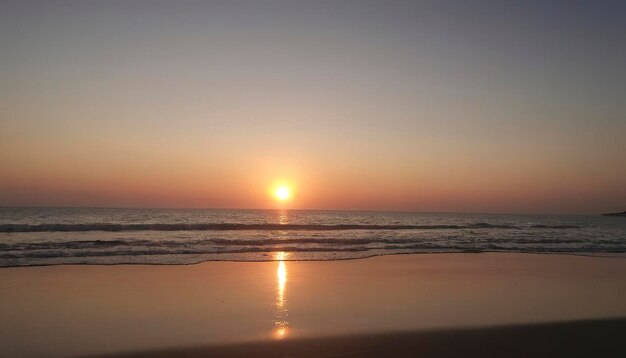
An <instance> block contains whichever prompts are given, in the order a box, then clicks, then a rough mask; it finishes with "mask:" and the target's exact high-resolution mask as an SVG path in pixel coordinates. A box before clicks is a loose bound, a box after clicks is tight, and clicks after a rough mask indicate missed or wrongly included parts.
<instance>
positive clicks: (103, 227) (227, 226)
mask: <svg viewBox="0 0 626 358" xmlns="http://www.w3.org/2000/svg"><path fill="white" fill-rule="evenodd" d="M522 228H524V229H527V228H536V229H578V228H581V227H579V226H572V225H528V226H516V225H506V224H488V223H473V224H467V225H367V224H340V225H322V224H240V223H196V224H184V223H175V224H110V223H97V224H37V225H30V224H0V232H3V233H11V232H84V231H109V232H117V231H230V230H260V231H281V230H288V231H331V230H443V229H522Z"/></svg>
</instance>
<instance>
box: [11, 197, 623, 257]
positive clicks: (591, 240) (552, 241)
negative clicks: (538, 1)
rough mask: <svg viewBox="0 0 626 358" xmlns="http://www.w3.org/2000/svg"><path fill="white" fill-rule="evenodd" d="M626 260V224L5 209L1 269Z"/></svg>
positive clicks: (541, 218) (613, 220) (360, 214)
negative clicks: (539, 256) (505, 255)
mask: <svg viewBox="0 0 626 358" xmlns="http://www.w3.org/2000/svg"><path fill="white" fill-rule="evenodd" d="M492 251H493V252H518V253H561V254H578V255H603V256H626V255H624V254H625V253H626V219H624V218H619V217H603V216H600V215H588V216H572V215H502V214H454V213H408V212H370V211H309V210H233V209H113V208H0V266H29V265H54V264H190V263H197V262H202V261H209V260H236V261H269V260H275V259H276V258H277V255H279V257H280V259H281V260H340V259H356V258H364V257H370V256H377V255H388V254H401V253H424V254H426V253H442V252H472V253H478V252H492Z"/></svg>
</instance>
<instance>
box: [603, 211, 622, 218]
mask: <svg viewBox="0 0 626 358" xmlns="http://www.w3.org/2000/svg"><path fill="white" fill-rule="evenodd" d="M602 216H618V217H626V211H623V212H621V213H605V214H602Z"/></svg>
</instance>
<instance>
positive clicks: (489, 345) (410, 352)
mask: <svg viewBox="0 0 626 358" xmlns="http://www.w3.org/2000/svg"><path fill="white" fill-rule="evenodd" d="M624 332H626V319H624V318H623V319H611V320H588V321H574V322H560V323H545V324H532V325H515V326H503V327H489V328H474V329H471V328H470V329H455V330H435V331H418V332H401V333H386V334H377V335H357V336H338V337H325V338H316V339H296V340H288V341H264V342H254V343H244V344H231V345H221V346H207V347H192V348H187V349H171V350H161V351H146V352H136V353H126V354H118V355H110V356H105V357H109V358H149V357H155V358H159V357H233V358H238V357H242V358H243V357H272V358H273V357H275V358H285V357H293V358H298V357H301V358H312V357H607V356H613V357H622V356H624V355H625V354H626V342H624Z"/></svg>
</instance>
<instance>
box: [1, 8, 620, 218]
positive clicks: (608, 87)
mask: <svg viewBox="0 0 626 358" xmlns="http://www.w3.org/2000/svg"><path fill="white" fill-rule="evenodd" d="M70 3H71V2H70ZM183 3H184V5H180V4H175V3H168V2H156V3H153V2H142V1H135V2H114V3H109V2H101V3H99V2H93V3H92V2H89V3H84V2H75V3H73V6H69V5H68V6H60V5H59V4H54V3H53V2H45V1H40V2H38V1H32V2H30V1H26V2H19V1H8V2H6V3H4V4H2V5H0V7H1V8H0V10H2V11H0V23H1V24H3V28H4V29H5V30H3V31H2V32H0V47H2V48H3V49H4V51H2V54H0V74H1V75H2V81H0V94H1V96H0V206H114V207H185V208H187V207H189V208H194V207H195V208H287V209H346V210H399V211H446V212H495V213H590V214H591V213H599V212H609V211H622V210H626V207H625V205H626V185H624V183H626V164H625V163H626V140H624V138H626V121H625V120H624V118H626V97H625V95H626V91H624V89H625V88H626V87H625V85H626V72H625V71H623V64H624V63H626V46H623V38H622V36H621V34H622V33H624V31H626V29H625V30H624V31H620V29H622V28H623V27H624V26H625V25H624V24H626V22H625V21H621V19H619V18H615V17H612V16H613V15H614V14H618V13H620V12H619V11H609V12H607V11H606V10H607V9H605V8H604V7H602V6H601V5H597V4H596V5H594V4H591V3H589V4H578V5H577V6H578V7H577V6H571V7H566V8H559V11H558V12H555V11H554V9H553V8H551V7H550V6H548V5H545V4H540V3H537V4H535V3H533V4H527V5H526V7H525V8H524V11H521V10H520V11H517V10H515V9H514V8H513V7H508V6H505V5H503V4H489V6H487V7H486V8H484V7H482V8H481V6H478V5H471V4H469V3H464V2H459V3H457V4H455V5H454V6H452V5H451V4H445V3H439V2H434V3H433V4H428V2H424V3H421V2H419V3H418V2H407V3H397V4H393V5H390V4H389V3H388V2H376V1H373V2H369V1H365V2H350V1H346V2H341V3H336V2H328V3H326V2H323V3H318V2H302V3H300V2H294V3H291V2H284V3H282V2H271V1H270V2H248V3H246V2H243V3H241V4H234V3H231V2H183ZM572 19H578V21H574V22H572ZM452 24H453V25H454V26H451V25H452ZM572 34H586V35H585V36H573V35H572ZM280 182H286V183H288V185H289V186H291V187H292V191H293V195H292V198H290V199H289V200H287V201H286V202H283V203H279V202H277V201H276V200H275V198H274V197H273V195H272V189H273V188H274V187H275V186H276V185H277V183H280Z"/></svg>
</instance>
